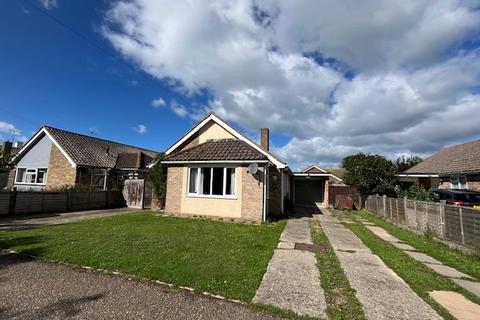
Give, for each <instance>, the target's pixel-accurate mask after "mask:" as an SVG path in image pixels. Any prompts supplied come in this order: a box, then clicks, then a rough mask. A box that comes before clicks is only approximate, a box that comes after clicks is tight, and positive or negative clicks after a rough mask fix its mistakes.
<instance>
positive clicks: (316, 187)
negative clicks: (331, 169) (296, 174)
mask: <svg viewBox="0 0 480 320" xmlns="http://www.w3.org/2000/svg"><path fill="white" fill-rule="evenodd" d="M324 188H325V182H324V181H323V180H313V179H305V180H300V179H297V180H295V204H296V205H302V206H314V205H315V203H317V204H318V203H322V202H323V193H324Z"/></svg>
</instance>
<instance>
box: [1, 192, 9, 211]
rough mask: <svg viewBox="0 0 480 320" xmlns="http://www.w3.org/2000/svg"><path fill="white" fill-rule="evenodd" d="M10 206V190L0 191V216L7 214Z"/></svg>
mask: <svg viewBox="0 0 480 320" xmlns="http://www.w3.org/2000/svg"><path fill="white" fill-rule="evenodd" d="M9 208H10V192H0V216H1V215H6V214H8V209H9Z"/></svg>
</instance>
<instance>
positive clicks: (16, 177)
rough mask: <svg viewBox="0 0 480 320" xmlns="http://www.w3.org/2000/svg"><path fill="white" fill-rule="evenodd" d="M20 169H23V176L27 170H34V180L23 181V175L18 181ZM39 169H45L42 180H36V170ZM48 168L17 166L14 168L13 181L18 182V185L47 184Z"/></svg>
mask: <svg viewBox="0 0 480 320" xmlns="http://www.w3.org/2000/svg"><path fill="white" fill-rule="evenodd" d="M21 169H25V178H26V177H27V173H28V171H29V170H30V171H32V170H35V182H25V181H23V177H22V181H21V182H19V181H18V171H19V170H21ZM39 170H45V174H44V178H43V182H41V183H40V182H37V180H38V171H39ZM48 172H49V170H48V168H45V167H18V168H16V169H15V182H14V184H18V185H29V186H31V185H35V186H45V185H47V179H48Z"/></svg>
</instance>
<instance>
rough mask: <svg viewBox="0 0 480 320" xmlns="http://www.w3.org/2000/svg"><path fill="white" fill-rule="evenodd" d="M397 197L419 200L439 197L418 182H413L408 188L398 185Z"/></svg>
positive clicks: (430, 199)
mask: <svg viewBox="0 0 480 320" xmlns="http://www.w3.org/2000/svg"><path fill="white" fill-rule="evenodd" d="M395 191H396V193H397V197H399V198H403V197H407V198H408V199H413V200H419V201H438V197H437V196H436V195H435V193H433V192H431V191H429V190H426V189H425V188H424V187H423V186H422V185H420V184H419V183H418V182H415V183H414V184H412V185H411V186H410V187H409V188H408V189H401V188H400V187H398V186H397V189H396V190H395Z"/></svg>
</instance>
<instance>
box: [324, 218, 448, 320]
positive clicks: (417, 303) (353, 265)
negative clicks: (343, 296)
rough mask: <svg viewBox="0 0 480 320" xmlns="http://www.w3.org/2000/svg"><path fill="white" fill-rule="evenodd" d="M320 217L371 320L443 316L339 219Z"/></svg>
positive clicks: (435, 317) (341, 263) (437, 317)
mask: <svg viewBox="0 0 480 320" xmlns="http://www.w3.org/2000/svg"><path fill="white" fill-rule="evenodd" d="M318 220H319V221H320V224H321V225H322V228H323V230H324V232H325V234H326V235H327V237H328V239H329V240H330V244H331V245H332V247H333V249H334V251H335V253H336V255H337V257H338V259H339V261H340V265H341V266H342V268H343V270H344V271H345V274H346V276H347V278H348V281H349V282H350V285H351V286H352V288H354V289H355V290H356V296H357V299H358V300H359V301H360V303H362V305H363V309H364V312H365V315H366V317H367V318H368V319H371V320H380V319H385V320H386V319H412V320H413V319H441V317H440V316H439V315H438V314H437V313H436V312H435V310H433V309H432V308H431V307H430V306H429V305H428V304H427V303H426V302H425V301H423V300H422V299H421V298H420V297H419V296H418V295H417V294H416V293H415V292H413V290H412V289H411V288H410V287H409V286H408V285H407V284H406V283H405V281H403V279H401V278H400V277H399V276H397V275H396V274H395V273H394V272H393V271H392V270H391V269H390V268H388V267H387V266H386V265H385V264H384V263H383V261H382V260H381V259H380V258H379V257H378V256H376V255H374V254H373V253H372V252H371V251H370V249H369V248H368V247H367V246H365V245H364V244H363V243H362V242H361V241H360V239H359V238H358V237H357V236H356V235H355V234H354V233H353V232H351V231H350V230H348V229H347V228H345V226H343V225H341V224H339V223H338V222H339V221H338V220H337V219H336V218H334V217H329V216H323V215H322V216H318Z"/></svg>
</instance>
